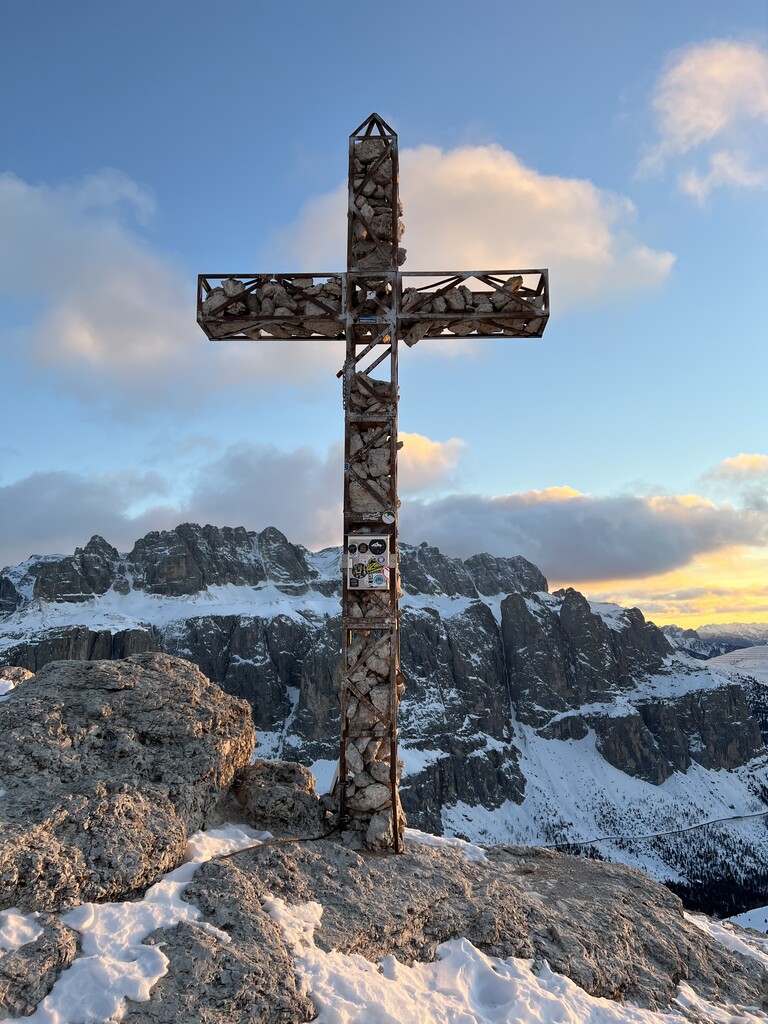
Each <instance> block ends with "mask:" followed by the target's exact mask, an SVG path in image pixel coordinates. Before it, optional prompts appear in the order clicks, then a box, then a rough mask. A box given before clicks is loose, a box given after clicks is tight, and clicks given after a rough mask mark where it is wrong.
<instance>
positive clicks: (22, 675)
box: [0, 665, 34, 686]
mask: <svg viewBox="0 0 768 1024" xmlns="http://www.w3.org/2000/svg"><path fill="white" fill-rule="evenodd" d="M33 676H34V673H33V672H30V671H29V670H28V669H26V668H18V667H17V666H15V665H5V666H0V679H6V680H8V682H9V683H13V685H14V686H18V685H19V683H24V682H26V681H27V679H32V678H33Z"/></svg>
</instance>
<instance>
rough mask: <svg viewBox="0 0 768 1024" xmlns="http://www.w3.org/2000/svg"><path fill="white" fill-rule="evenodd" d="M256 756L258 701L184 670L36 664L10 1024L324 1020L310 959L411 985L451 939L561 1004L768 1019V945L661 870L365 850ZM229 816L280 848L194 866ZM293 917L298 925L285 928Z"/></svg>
mask: <svg viewBox="0 0 768 1024" xmlns="http://www.w3.org/2000/svg"><path fill="white" fill-rule="evenodd" d="M252 746H253V733H252V728H251V724H250V718H249V715H248V708H247V705H245V704H244V702H242V701H239V700H236V699H233V698H232V697H229V696H227V695H226V694H225V693H223V691H222V690H221V689H220V688H219V687H216V686H215V685H213V684H211V683H210V682H209V681H208V680H207V679H206V678H205V677H204V676H203V675H202V674H201V673H200V671H199V669H198V668H197V667H196V666H194V665H192V664H190V663H188V662H185V661H183V660H180V659H175V658H171V657H168V656H167V655H158V654H144V655H138V656H132V657H130V658H128V659H126V660H125V661H122V662H109V661H107V662H105V661H100V662H57V663H52V664H50V665H48V666H47V667H46V668H45V669H43V670H42V671H41V672H39V673H38V674H37V675H36V676H34V677H28V676H27V677H25V678H22V677H21V674H20V673H17V675H16V679H15V685H14V686H13V687H11V688H9V689H8V691H7V693H6V694H5V695H4V699H3V701H2V702H0V763H1V764H2V766H3V776H2V777H3V780H4V782H5V783H6V785H7V786H8V789H7V791H6V792H5V793H4V795H3V797H2V800H0V814H2V823H0V864H1V865H2V875H1V877H2V889H1V890H0V891H1V892H2V898H3V904H2V905H3V906H4V907H9V906H16V907H21V908H23V909H24V910H26V911H27V912H29V913H28V916H27V918H25V922H26V923H27V924H28V925H34V934H33V935H31V936H29V935H28V936H26V937H25V938H24V939H23V940H22V941H19V942H17V943H15V945H14V944H12V945H13V948H10V949H8V948H5V947H3V945H2V943H0V1020H3V1019H7V1018H8V1017H10V1016H12V1017H14V1019H18V1018H23V1017H24V1016H26V1015H29V1014H30V1013H32V1012H33V1011H34V1010H35V1008H36V1007H37V1006H38V1005H39V1004H40V1002H41V1000H43V999H45V998H46V997H48V998H49V999H50V1000H54V1002H53V1003H50V1004H48V1003H47V1004H46V1006H48V1007H49V1008H50V1006H55V1005H62V1004H61V1002H59V1003H58V1004H57V1003H56V1000H59V1001H64V1002H66V1000H67V998H69V996H68V993H71V992H73V991H76V996H77V999H78V1000H80V1001H79V1002H78V1006H79V1007H80V1011H81V1012H82V1009H83V1003H82V1000H83V999H87V998H89V997H94V998H96V997H98V999H97V1005H94V1006H88V1012H89V1013H90V1016H89V1018H88V1019H92V1020H101V1019H105V1018H106V1017H108V1018H109V1019H121V1020H124V1021H130V1022H133V1021H135V1022H137V1024H138V1022H139V1021H141V1022H145V1024H146V1022H157V1024H161V1022H162V1024H170V1022H174V1021H179V1020H201V1021H202V1020H205V1021H209V1022H212V1024H213V1022H221V1024H225V1022H226V1024H229V1022H232V1021H235V1020H236V1021H251V1022H254V1024H256V1022H259V1024H303V1022H304V1021H306V1020H308V1019H310V1018H312V1017H313V1016H314V1015H315V1014H316V1012H317V1011H318V1010H319V1009H320V1008H321V1006H322V1005H327V1004H324V1003H323V1002H322V1001H321V1002H319V1003H318V1002H316V1001H315V997H314V983H313V981H312V976H311V974H310V975H308V974H307V973H306V972H307V959H306V955H307V952H308V950H309V949H310V948H311V949H314V950H316V951H317V952H316V955H317V956H319V957H322V956H326V955H330V954H333V958H334V959H332V960H329V961H328V963H329V964H331V963H333V964H334V965H336V966H335V968H334V969H336V970H340V971H342V973H343V971H344V970H352V969H354V970H356V971H360V970H363V971H364V973H365V972H366V971H367V972H368V975H367V976H371V975H373V976H379V974H381V972H382V970H383V975H384V977H385V978H387V977H388V978H392V977H393V976H394V977H397V972H398V971H400V972H402V971H406V970H407V967H406V965H419V964H432V963H433V962H436V961H437V960H439V959H440V958H441V957H443V956H444V955H445V954H446V950H447V948H448V947H446V946H445V945H444V944H445V943H451V942H452V941H456V942H459V943H460V945H459V946H458V947H454V948H456V949H461V950H463V951H464V953H466V951H467V950H468V949H470V950H471V949H474V951H475V954H476V955H477V956H478V957H481V958H486V959H485V960H484V961H483V962H484V963H489V962H490V961H488V959H487V958H501V959H500V960H498V961H497V963H509V962H510V961H508V960H507V959H506V958H521V959H519V960H518V961H516V963H517V964H518V967H517V968H516V969H518V970H520V971H524V972H527V976H530V977H531V978H535V977H536V976H537V975H539V976H541V977H542V978H547V979H550V984H555V983H556V988H555V990H556V991H561V990H562V986H563V985H564V984H566V983H569V984H570V983H571V982H572V983H573V984H574V985H575V986H576V987H577V990H579V991H581V992H582V993H585V994H588V995H589V996H591V997H594V998H603V999H607V1000H610V1001H612V1003H613V1005H614V1006H616V1007H620V1006H621V1005H622V1004H624V1003H626V1004H631V1006H628V1011H629V1012H633V1011H632V1010H631V1007H632V1006H634V1007H647V1008H652V1009H661V1010H664V1009H669V1010H674V1011H676V1013H677V1014H679V1016H678V1017H676V1018H675V1019H678V1020H688V1021H691V1022H699V1024H701V1021H702V1020H704V1019H708V1018H707V1017H706V1015H705V1016H702V1012H703V1011H702V1007H705V1008H708V1009H706V1010H705V1011H704V1012H705V1014H706V1012H710V1011H711V1012H712V1013H713V1014H715V1013H716V1014H718V1017H717V1019H725V1018H724V1017H721V1016H720V1014H721V1011H722V1012H723V1013H724V1012H725V1009H724V1008H725V1007H727V1009H728V1013H730V1014H736V1015H738V1014H740V1013H741V1014H746V1015H747V1016H743V1017H740V1018H739V1019H745V1020H750V1021H758V1020H760V1021H762V1020H765V1019H768V1018H766V1016H765V1014H766V1013H767V1012H768V997H767V995H766V994H767V993H768V971H766V963H765V956H764V954H762V953H761V952H760V947H759V945H757V946H755V945H752V946H750V945H749V943H748V941H747V940H748V939H749V936H748V935H747V933H741V932H739V930H738V929H736V928H732V929H731V932H730V933H729V945H730V947H731V948H727V946H726V945H723V944H721V943H719V942H717V941H714V940H713V938H712V935H711V934H710V932H709V931H708V930H707V927H706V925H704V924H702V922H699V923H696V922H693V921H691V920H690V919H688V917H687V916H686V915H685V914H684V912H683V907H682V904H681V902H680V900H679V899H678V898H677V897H676V896H674V895H673V894H672V893H671V892H670V891H669V890H668V889H667V888H665V887H664V886H661V885H659V884H658V883H656V882H653V881H651V880H650V879H649V878H648V877H647V876H646V875H644V874H643V873H641V872H640V871H637V870H635V869H633V868H630V867H626V866H624V865H619V864H613V865H611V864H604V863H601V862H599V861H592V860H585V859H582V858H574V857H569V856H565V855H563V854H558V853H554V852H552V851H548V850H542V849H536V848H531V847H522V846H513V845H499V846H492V847H487V848H484V849H481V848H478V847H473V846H469V845H468V844H462V843H460V842H459V841H457V840H453V841H451V840H442V841H441V840H439V839H436V838H433V837H430V836H427V835H424V834H422V833H417V832H413V831H411V830H409V831H408V832H407V834H406V850H405V853H404V854H402V855H401V856H396V855H393V854H390V855H386V856H382V855H380V854H374V853H370V852H368V851H361V850H354V849H350V848H349V847H348V846H346V845H345V844H344V842H343V841H342V837H340V836H339V835H338V833H336V832H334V824H335V823H334V821H333V819H332V817H330V818H329V816H328V812H327V811H326V810H325V808H324V804H323V801H322V800H321V799H320V798H318V796H317V794H316V793H315V790H314V786H313V780H312V778H311V776H310V775H309V773H308V772H307V771H306V769H304V768H303V767H302V766H300V765H298V764H290V763H285V762H267V761H263V760H257V761H255V762H254V763H253V764H251V763H250V761H251V751H252ZM230 816H234V819H235V820H239V821H240V822H243V823H245V825H246V826H247V827H249V828H251V829H254V830H259V831H258V832H255V833H254V835H258V836H260V837H261V839H260V840H257V839H253V840H251V841H247V842H246V847H247V848H246V849H240V852H237V850H235V851H233V852H232V853H230V854H227V855H225V856H224V857H221V856H217V855H216V854H215V853H214V855H213V859H209V860H208V861H207V863H201V862H200V861H199V858H198V860H197V861H195V854H194V847H195V844H198V846H199V844H201V843H204V842H205V841H206V838H207V835H210V837H211V841H213V836H214V835H215V834H216V833H215V832H211V833H209V834H205V833H197V834H196V835H194V836H192V837H191V840H192V841H191V843H190V844H189V845H188V844H187V842H186V840H187V834H188V832H189V830H190V829H192V828H197V827H199V826H201V825H207V824H211V823H215V822H218V821H220V820H222V819H223V818H228V817H230ZM318 826H321V827H322V828H323V832H322V833H318V832H315V831H313V830H314V829H315V828H317V827H318ZM264 829H269V830H273V831H274V832H276V833H277V834H278V836H283V837H284V838H283V839H278V841H274V840H272V839H270V838H269V836H268V834H267V833H265V832H264V831H263V830H264ZM221 831H222V830H219V833H220V832H221ZM302 835H303V838H300V836H302ZM163 839H164V840H165V841H162V840H163ZM286 840H287V841H286ZM203 859H205V858H203ZM183 861H191V862H190V863H187V864H186V866H185V867H182V868H180V867H179V865H181V864H182V862H183ZM171 869H177V870H175V871H174V873H173V874H172V875H171V876H170V877H171V878H174V879H175V881H173V882H172V883H170V882H169V883H160V884H158V885H156V886H155V887H154V888H153V889H151V890H149V892H147V893H146V896H145V897H144V900H143V901H138V902H128V903H125V902H117V901H124V900H130V899H134V900H135V899H136V897H137V896H140V895H141V894H142V893H143V891H144V890H145V889H146V888H147V887H148V886H149V885H150V884H151V883H153V882H159V880H160V879H161V877H162V875H163V873H164V872H168V871H169V870H171ZM180 872H182V873H180ZM163 885H166V886H170V887H169V888H165V889H163ZM153 893H154V896H153V895H152V894H153ZM182 893H183V902H179V899H180V894H182ZM84 900H91V901H96V902H92V903H91V904H86V905H84V906H78V904H80V903H81V901H84ZM107 900H108V901H111V902H109V903H106V902H105V901H107ZM174 906H175V907H176V908H177V911H178V913H177V915H176V917H171V918H168V914H167V912H168V911H169V910H170V909H173V907H174ZM185 908H186V909H185ZM280 908H282V911H281V912H280V913H278V912H277V911H279V910H280ZM67 910H68V913H62V912H63V911H67ZM137 912H138V913H139V914H143V918H142V920H143V924H142V926H141V927H142V930H141V936H142V938H141V939H140V944H139V945H138V946H137V947H133V948H132V949H131V952H130V955H128V954H124V955H123V956H122V959H121V958H120V957H117V958H113V959H111V960H109V959H108V956H109V954H108V952H105V947H106V948H108V947H109V941H110V939H109V936H107V935H105V934H104V928H107V929H108V930H110V931H115V930H116V931H119V932H120V936H117V937H116V941H118V942H121V941H127V940H125V938H124V933H127V932H128V931H130V927H131V925H130V924H129V922H130V921H131V920H132V918H131V916H130V915H131V914H132V913H133V914H134V915H135V914H136V913H137ZM10 913H16V915H17V918H18V912H17V911H10ZM103 914H106V915H107V916H106V917H103V918H102V917H100V915H103ZM290 914H293V915H294V917H295V920H296V921H298V922H299V923H300V924H299V930H298V931H296V929H295V928H294V929H293V930H292V929H291V928H290V927H287V926H286V923H285V922H286V920H287V916H288V915H290ZM100 920H101V921H102V922H103V921H106V922H107V923H106V925H105V924H103V923H102V925H101V927H102V932H101V933H99V934H100V936H101V937H100V938H98V939H97V938H95V937H93V938H92V937H91V933H92V930H93V929H94V928H95V927H97V925H98V922H99V921H100ZM702 921H703V919H702ZM153 922H154V923H153ZM164 922H165V923H164ZM310 922H313V924H312V925H311V926H310ZM0 924H2V919H0ZM739 935H743V939H740V938H739ZM297 936H298V937H297ZM750 941H751V940H750ZM387 957H389V958H390V960H389V961H385V966H384V967H383V968H378V967H377V966H376V965H377V964H378V963H379V962H380V961H382V959H383V958H387ZM392 957H394V958H395V960H392V959H391V958H392ZM102 958H104V963H103V966H100V964H101V960H102ZM395 964H396V965H397V966H395ZM345 965H346V966H345ZM94 971H95V972H96V973H95V974H94V973H93V972H94ZM89 972H90V973H89ZM393 972H394V975H393ZM139 976H140V977H141V978H143V983H142V984H141V985H138V986H137V984H136V978H137V977H139ZM121 977H124V978H126V979H127V981H126V982H125V983H124V987H122V988H120V985H121V984H123V983H122V982H120V978H121ZM89 978H91V979H94V978H95V979H96V981H93V980H91V981H88V979H89ZM551 979H554V982H553V981H552V980H551ZM569 979H570V981H568V980H569ZM457 980H458V979H457ZM57 982H60V984H59V985H58V986H57V988H56V989H55V990H54V985H56V983H57ZM89 986H90V987H89ZM115 993H117V994H115ZM317 998H318V999H320V998H321V997H319V996H318V997H317ZM110 1000H112V1001H110ZM99 1007H101V1009H99ZM45 1012H46V1013H48V1012H49V1009H46V1011H45ZM360 1019H363V1018H360ZM494 1019H495V1018H494ZM601 1019H602V1018H601ZM632 1019H634V1018H632ZM713 1019H714V1018H713ZM734 1019H735V1018H734Z"/></svg>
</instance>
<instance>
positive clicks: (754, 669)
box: [709, 644, 768, 683]
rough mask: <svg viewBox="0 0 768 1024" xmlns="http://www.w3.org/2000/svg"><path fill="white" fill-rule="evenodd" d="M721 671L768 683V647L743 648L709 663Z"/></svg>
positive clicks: (713, 659) (764, 645) (763, 645)
mask: <svg viewBox="0 0 768 1024" xmlns="http://www.w3.org/2000/svg"><path fill="white" fill-rule="evenodd" d="M709 664H710V665H714V666H715V667H716V668H718V669H720V670H721V671H723V670H724V671H726V672H731V673H735V674H737V675H748V676H752V678H753V679H757V680H758V682H761V683H768V645H766V644H762V645H761V646H758V647H742V648H741V649H740V650H738V651H730V652H729V653H728V654H721V655H720V656H719V657H717V658H712V659H711V661H710V662H709Z"/></svg>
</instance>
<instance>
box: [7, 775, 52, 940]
mask: <svg viewBox="0 0 768 1024" xmlns="http://www.w3.org/2000/svg"><path fill="white" fill-rule="evenodd" d="M1 793H2V791H1V790H0V794H1ZM39 916H40V915H39V914H38V913H37V912H35V913H33V914H22V912H21V911H20V910H19V909H18V907H11V909H10V910H0V950H2V951H3V952H4V953H10V952H12V951H13V950H15V949H20V948H21V947H22V946H25V945H26V944H27V943H28V942H34V941H35V939H39V938H40V936H41V935H42V934H43V929H42V928H41V927H40V925H39V924H38V923H37V919H38V917H39Z"/></svg>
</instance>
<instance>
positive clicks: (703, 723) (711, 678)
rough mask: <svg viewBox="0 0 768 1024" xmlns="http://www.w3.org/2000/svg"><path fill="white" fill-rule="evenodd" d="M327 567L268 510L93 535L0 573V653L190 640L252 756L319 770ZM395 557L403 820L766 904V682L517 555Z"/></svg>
mask: <svg viewBox="0 0 768 1024" xmlns="http://www.w3.org/2000/svg"><path fill="white" fill-rule="evenodd" d="M340 565H341V552H340V549H327V550H325V551H321V552H316V553H313V552H309V551H307V550H306V549H304V548H302V547H300V546H298V545H293V544H290V543H289V542H288V541H287V539H286V538H285V537H284V536H283V535H282V534H281V533H280V532H279V531H278V530H275V529H273V528H270V529H267V530H264V531H262V532H261V533H258V534H257V533H252V532H248V531H246V530H245V529H217V528H215V527H210V526H206V527H200V526H195V525H191V524H185V525H183V526H180V527H178V528H176V529H175V530H172V531H167V532H163V533H151V534H148V535H147V536H146V537H144V538H141V539H140V540H139V541H137V543H136V544H135V546H134V548H133V550H132V551H131V552H128V553H125V554H121V553H119V552H117V551H116V550H115V549H114V548H112V547H111V546H110V545H109V544H107V542H106V541H104V540H103V539H102V538H99V537H94V538H92V539H91V541H89V543H88V544H87V545H86V546H85V547H84V548H82V549H78V550H77V551H76V552H75V554H74V555H72V556H45V557H33V558H31V559H29V560H28V561H27V562H25V563H23V564H22V565H19V566H15V567H11V568H9V569H6V570H4V571H3V573H2V574H0V611H1V612H2V614H1V615H0V663H4V664H6V665H18V666H22V667H24V668H27V669H29V670H30V671H33V672H34V671H37V670H38V669H39V668H41V667H42V666H43V665H44V664H46V663H47V662H49V661H52V660H59V659H69V658H78V659H96V658H120V657H124V656H126V655H128V654H132V653H139V652H142V651H165V652H167V653H169V654H174V655H180V656H183V657H186V658H189V659H190V660H192V661H194V662H196V663H197V664H198V665H200V667H201V668H202V669H203V671H204V672H205V673H206V674H207V675H208V676H209V677H210V678H211V679H213V680H215V681H216V682H218V683H219V684H220V685H221V686H222V687H223V688H224V689H225V690H227V691H228V692H230V693H233V694H235V695H237V696H242V697H245V698H247V699H248V700H249V702H250V703H251V706H252V708H253V715H254V721H255V723H256V728H257V735H258V744H259V748H258V753H259V755H260V756H262V757H282V758H291V759H294V760H298V761H301V762H302V763H304V764H307V765H309V766H311V767H312V770H313V771H314V773H315V775H316V776H317V778H318V780H319V785H320V786H321V787H322V786H323V785H325V784H327V783H328V782H329V781H330V778H331V775H332V772H333V768H334V766H335V757H336V747H337V734H338V706H337V697H336V694H337V692H338V689H337V688H338V653H339V639H338V637H339V633H340V628H341V625H340V614H339V611H340V610H339V599H340V575H341V572H340ZM401 571H402V577H403V584H404V588H405V591H406V595H405V597H404V598H403V601H402V607H403V609H404V617H403V628H402V657H403V669H404V672H405V675H406V678H407V681H408V683H407V690H406V694H405V698H404V700H403V704H402V708H401V721H400V726H401V728H400V738H401V746H400V752H401V757H402V758H403V761H404V764H405V772H404V778H403V786H402V797H403V803H404V806H405V809H406V812H407V814H408V817H409V823H410V824H411V825H412V826H416V827H418V828H421V829H423V830H425V831H428V832H435V833H444V834H446V835H456V836H461V837H464V838H466V839H469V840H474V841H480V842H515V843H531V844H560V845H568V846H569V848H571V849H574V850H576V849H577V848H578V849H580V850H582V851H592V852H593V853H594V854H596V855H599V856H601V857H604V858H606V859H613V860H620V861H624V862H626V863H629V864H633V865H636V866H640V867H642V868H643V869H645V870H646V871H648V872H649V873H650V874H651V875H652V876H653V877H656V878H658V879H662V880H669V881H670V882H671V883H672V884H673V886H676V887H677V889H678V891H680V892H682V893H684V894H686V895H687V897H688V899H689V901H690V902H691V903H692V905H694V906H696V905H698V906H701V907H704V908H709V909H716V910H718V911H721V912H728V913H732V912H734V911H736V910H742V909H746V908H747V907H749V906H754V905H756V904H764V903H766V902H767V900H766V894H767V893H768V870H766V867H765V865H766V863H768V831H767V830H766V827H765V821H766V819H765V812H766V810H767V809H768V751H766V746H765V743H766V741H767V740H768V714H766V708H767V707H768V681H765V680H764V679H761V678H758V677H757V676H755V675H754V674H750V673H747V675H746V676H745V675H744V674H743V673H741V674H740V672H739V666H738V665H733V664H732V663H729V664H724V663H722V662H718V661H708V662H705V661H703V660H701V653H699V657H698V658H693V657H691V656H689V655H688V654H686V653H684V652H682V651H681V650H679V649H678V650H676V649H675V647H674V646H673V645H672V644H671V643H670V639H674V636H669V635H668V636H665V634H664V633H663V632H662V631H661V630H659V629H657V628H656V627H655V626H654V625H653V624H651V623H648V622H646V621H645V619H644V617H643V616H642V614H641V613H640V612H639V611H638V610H637V609H622V608H619V607H618V606H615V605H597V604H590V603H589V602H588V601H587V599H586V598H584V597H583V596H582V595H581V594H579V593H577V592H576V591H574V590H570V589H569V590H566V591H559V592H557V593H556V594H550V593H548V588H547V582H546V579H545V578H544V577H543V575H542V574H541V573H540V572H539V570H538V569H537V568H536V567H535V566H533V565H532V564H531V563H529V562H527V561H526V560H525V559H523V558H521V557H519V556H518V557H514V558H496V557H492V556H489V555H482V554H481V555H475V556H473V557H472V558H469V559H466V560H464V561H461V560H458V559H452V558H448V557H446V556H444V555H443V554H441V553H440V552H439V551H438V550H437V549H436V548H432V547H429V546H427V545H421V546H420V547H408V546H403V548H402V551H401ZM730 635H734V634H730ZM767 649H768V648H767ZM718 653H719V652H718ZM737 816H739V820H736V821H730V820H719V821H718V822H717V823H716V824H711V825H708V826H707V827H705V828H702V829H698V828H697V829H695V831H686V830H687V829H689V828H693V827H694V826H697V825H699V824H700V823H702V822H706V821H713V820H714V819H733V818H734V817H737ZM745 816H746V817H745ZM750 816H751V817H750ZM658 833H664V834H663V835H657V834H658ZM593 840H600V841H599V842H593ZM579 844H584V845H579Z"/></svg>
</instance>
